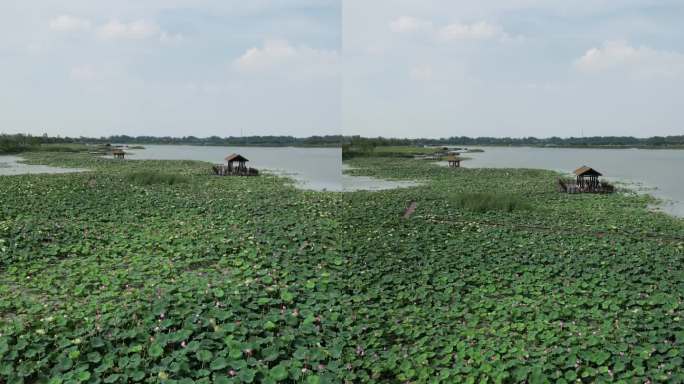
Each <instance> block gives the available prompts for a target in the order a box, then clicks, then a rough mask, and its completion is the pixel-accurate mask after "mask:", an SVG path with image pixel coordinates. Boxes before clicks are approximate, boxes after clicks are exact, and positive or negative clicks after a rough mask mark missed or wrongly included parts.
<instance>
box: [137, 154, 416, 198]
mask: <svg viewBox="0 0 684 384" xmlns="http://www.w3.org/2000/svg"><path fill="white" fill-rule="evenodd" d="M126 152H130V153H131V154H132V155H131V157H130V158H131V159H138V160H143V159H149V160H200V161H208V162H211V163H223V162H224V160H223V159H224V158H225V157H226V156H227V155H229V154H231V153H239V154H241V155H243V156H244V157H246V158H247V159H249V163H248V165H249V166H250V167H253V168H257V169H260V170H269V171H272V172H274V173H277V174H279V175H283V176H288V177H290V178H292V179H294V180H295V181H296V182H297V185H298V186H300V187H302V188H306V189H313V190H319V191H321V190H326V191H351V190H358V189H364V190H379V189H389V188H396V187H401V186H404V185H403V184H402V183H397V182H392V181H386V180H379V179H373V178H366V177H352V176H348V175H342V150H341V149H340V148H297V147H268V148H266V147H201V146H191V145H145V149H127V150H126ZM406 186H408V185H406Z"/></svg>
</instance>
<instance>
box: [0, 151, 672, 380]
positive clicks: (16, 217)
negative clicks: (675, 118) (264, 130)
mask: <svg viewBox="0 0 684 384" xmlns="http://www.w3.org/2000/svg"><path fill="white" fill-rule="evenodd" d="M26 158H27V159H28V160H29V161H30V162H32V163H36V164H47V165H53V166H60V167H77V168H85V169H89V170H90V171H89V172H84V173H74V174H60V175H49V176H46V175H20V176H6V177H0V201H1V202H2V204H1V205H0V382H8V383H34V382H37V383H43V382H46V383H55V384H56V383H130V382H140V383H242V382H245V383H250V382H255V383H256V382H264V383H269V382H270V383H275V382H284V383H289V382H292V383H326V382H328V383H338V382H350V383H356V382H412V383H421V382H444V383H457V382H507V383H508V382H511V383H512V382H531V383H544V382H579V381H581V382H601V381H604V382H611V381H613V382H628V383H631V382H639V383H642V382H645V381H647V380H650V381H651V382H657V381H663V382H681V381H684V368H683V366H684V362H683V360H682V355H683V353H682V351H683V350H684V323H683V322H682V316H683V315H684V314H683V313H682V312H683V311H684V309H683V308H684V304H683V303H682V299H683V298H684V271H683V269H682V266H683V262H684V239H682V236H683V234H684V224H683V223H682V221H681V220H678V219H674V218H670V217H667V216H665V215H662V214H656V213H651V212H648V211H647V210H646V206H647V204H648V203H649V202H650V201H649V198H648V197H645V196H639V195H635V194H616V195H610V196H608V195H606V196H593V195H592V196H589V195H559V194H557V193H556V192H555V190H554V187H553V180H554V178H555V177H556V175H555V174H554V173H553V172H549V171H541V170H535V171H532V170H501V169H499V170H485V169H448V168H442V167H437V166H435V165H432V164H429V163H426V162H420V161H414V160H398V159H384V158H383V159H374V158H363V159H355V160H353V161H351V162H350V165H351V166H353V169H352V170H350V171H348V172H350V173H353V174H356V175H363V176H375V177H381V178H387V179H395V180H415V181H419V182H420V184H419V185H418V186H416V187H413V188H406V189H396V190H387V191H377V192H367V191H366V192H364V191H359V192H353V193H332V192H315V191H304V190H300V189H297V188H295V187H294V186H293V185H292V183H291V182H289V181H288V180H287V179H283V178H279V177H275V176H260V177H252V178H235V177H224V178H221V177H214V176H210V175H209V174H208V173H207V169H208V168H207V164H206V163H203V162H196V161H152V160H149V161H148V160H144V161H115V160H108V159H102V158H96V157H92V156H89V155H86V154H69V153H43V152H41V153H30V154H27V155H26ZM150 172H153V173H154V172H156V173H159V174H160V175H164V176H159V177H151V176H146V175H149V174H150ZM141 175H144V176H141ZM169 175H175V176H169ZM169 180H173V181H174V182H170V181H169ZM492 191H496V195H495V197H491V196H492V195H491V193H490V192H492ZM482 195H486V196H490V197H489V198H490V199H492V200H496V199H497V197H496V196H504V197H505V198H506V199H507V200H506V201H509V202H513V203H506V204H503V205H501V204H489V203H487V204H476V206H477V207H478V208H477V209H469V208H468V207H469V206H470V205H471V204H470V203H469V202H470V201H471V200H473V199H477V196H482ZM464 196H465V197H464ZM412 201H413V202H415V203H416V211H415V213H413V215H411V217H410V218H408V219H402V214H403V213H404V210H405V208H406V207H407V206H408V204H409V202H412ZM464 202H468V203H464ZM499 206H504V207H506V208H505V209H500V208H498V207H499Z"/></svg>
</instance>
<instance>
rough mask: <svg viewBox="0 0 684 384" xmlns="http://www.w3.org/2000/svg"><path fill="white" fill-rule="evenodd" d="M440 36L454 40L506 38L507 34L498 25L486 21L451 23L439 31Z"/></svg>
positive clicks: (446, 39) (443, 38)
mask: <svg viewBox="0 0 684 384" xmlns="http://www.w3.org/2000/svg"><path fill="white" fill-rule="evenodd" d="M439 38H440V39H442V40H445V41H453V40H489V39H495V38H502V39H503V38H506V34H505V33H504V32H503V31H502V29H501V27H499V26H498V25H494V24H490V23H488V22H486V21H479V22H476V23H472V24H461V23H455V24H449V25H447V26H446V27H444V28H442V29H441V30H440V31H439Z"/></svg>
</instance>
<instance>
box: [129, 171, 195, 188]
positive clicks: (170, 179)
mask: <svg viewBox="0 0 684 384" xmlns="http://www.w3.org/2000/svg"><path fill="white" fill-rule="evenodd" d="M126 180H128V181H130V182H131V183H134V184H138V185H154V184H166V185H174V184H182V183H187V182H189V181H190V178H189V177H188V176H183V175H175V174H169V173H159V172H153V171H140V172H133V173H129V174H127V175H126Z"/></svg>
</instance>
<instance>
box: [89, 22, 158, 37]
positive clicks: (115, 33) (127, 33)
mask: <svg viewBox="0 0 684 384" xmlns="http://www.w3.org/2000/svg"><path fill="white" fill-rule="evenodd" d="M164 35H165V32H163V31H162V30H161V29H160V28H159V26H158V25H157V24H156V23H153V22H148V21H145V20H137V21H133V22H130V23H122V22H120V21H118V20H112V21H110V22H108V23H107V24H105V25H103V26H102V27H100V29H99V30H98V36H99V37H100V38H102V39H108V40H109V39H131V40H140V39H148V38H151V37H159V38H160V39H161V37H162V36H164Z"/></svg>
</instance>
